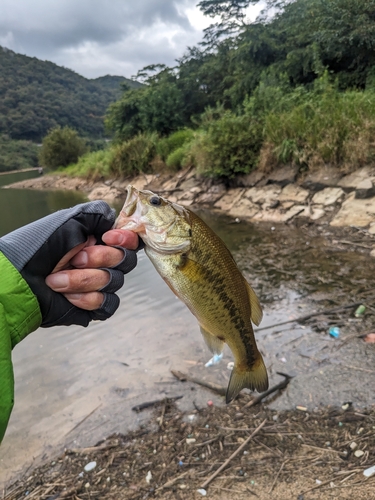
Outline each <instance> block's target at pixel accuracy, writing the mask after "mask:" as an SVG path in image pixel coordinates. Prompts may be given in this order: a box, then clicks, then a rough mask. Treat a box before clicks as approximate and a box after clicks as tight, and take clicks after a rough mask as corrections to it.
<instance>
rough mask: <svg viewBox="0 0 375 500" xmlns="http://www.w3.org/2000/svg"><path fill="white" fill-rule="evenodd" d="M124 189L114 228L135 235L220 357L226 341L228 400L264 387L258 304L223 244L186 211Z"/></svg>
mask: <svg viewBox="0 0 375 500" xmlns="http://www.w3.org/2000/svg"><path fill="white" fill-rule="evenodd" d="M126 191H127V195H126V200H125V203H124V206H123V208H122V209H121V211H120V213H119V216H118V217H117V219H116V222H115V225H114V228H115V229H128V230H131V231H134V232H136V233H138V235H139V237H140V238H141V240H142V241H143V243H144V250H145V252H146V255H147V256H148V258H149V259H150V260H151V262H152V264H153V265H154V267H155V268H156V270H157V271H158V273H159V274H160V275H161V277H162V278H163V279H164V281H165V282H166V283H167V285H168V286H169V287H170V288H171V290H172V291H173V292H174V294H175V295H176V296H177V297H178V298H179V299H181V300H182V301H183V302H184V303H185V304H186V306H187V307H188V308H189V309H190V311H191V312H192V313H193V315H194V316H195V317H196V319H197V320H198V323H199V327H200V330H201V332H202V335H203V338H204V340H205V342H206V344H207V346H208V348H209V349H210V351H211V352H212V353H213V354H216V355H220V354H221V353H222V351H223V348H224V345H225V344H227V345H228V347H229V349H230V350H231V352H232V354H233V357H234V367H233V369H232V371H231V375H230V379H229V383H228V388H227V392H226V402H227V403H230V402H231V401H232V400H233V399H234V398H235V397H236V396H237V395H238V394H239V392H240V391H241V390H242V389H244V388H248V389H251V390H257V391H258V392H264V391H266V390H267V389H268V375H267V369H266V367H265V364H264V361H263V358H262V355H261V353H260V352H259V350H258V348H257V345H256V340H255V336H254V330H253V327H252V322H253V323H254V324H255V325H257V326H258V325H259V324H260V322H261V320H262V315H263V313H262V308H261V305H260V303H259V300H258V298H257V296H256V294H255V292H254V290H253V289H252V288H251V286H250V285H249V283H248V282H247V281H246V279H245V278H244V276H243V275H242V273H241V271H240V270H239V268H238V266H237V264H236V262H235V260H234V258H233V256H232V254H231V253H230V251H229V250H228V248H227V247H226V245H225V244H224V242H223V241H222V240H221V239H220V238H219V236H217V235H216V234H215V232H214V231H213V230H212V229H211V228H210V227H209V226H208V225H207V224H206V223H205V222H204V221H203V220H202V219H201V218H200V217H199V216H198V215H197V214H195V213H194V212H193V211H191V210H190V209H188V208H186V207H183V206H181V205H178V204H176V203H173V202H171V201H168V200H167V199H165V198H163V197H162V196H160V195H158V194H155V193H153V192H151V191H147V190H138V189H136V188H135V187H133V186H132V185H128V186H127V188H126Z"/></svg>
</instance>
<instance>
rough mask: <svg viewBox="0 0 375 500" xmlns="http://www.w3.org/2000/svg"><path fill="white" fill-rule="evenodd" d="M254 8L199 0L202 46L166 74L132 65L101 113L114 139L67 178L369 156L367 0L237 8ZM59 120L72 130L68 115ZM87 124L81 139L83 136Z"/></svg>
mask: <svg viewBox="0 0 375 500" xmlns="http://www.w3.org/2000/svg"><path fill="white" fill-rule="evenodd" d="M257 3H258V2H257V1H256V0H201V1H200V3H199V4H198V7H199V8H200V9H201V11H202V12H203V13H204V14H205V15H206V16H208V17H209V18H212V20H213V22H212V24H211V25H210V26H209V27H208V28H207V29H206V30H205V32H204V37H203V39H202V41H201V43H200V44H198V46H195V47H188V48H187V49H186V51H185V54H183V55H181V58H180V59H178V61H177V63H176V65H175V66H174V67H166V66H165V65H162V64H158V63H157V62H155V64H151V65H149V66H147V67H145V68H143V69H141V70H140V71H139V72H138V74H137V75H136V76H135V80H136V81H137V82H142V83H143V85H142V86H138V87H137V88H132V87H131V86H129V85H128V86H123V89H122V95H121V96H120V97H119V98H118V99H117V101H116V102H114V103H112V104H110V105H109V108H108V111H107V113H106V117H105V126H106V130H107V132H108V133H109V134H113V137H114V141H113V143H112V144H111V145H110V146H109V147H108V149H106V150H105V151H102V152H100V153H98V152H92V153H86V154H84V155H83V156H82V157H81V158H80V160H79V161H78V163H77V164H76V165H73V166H71V167H68V170H67V172H71V173H72V174H73V175H78V174H79V175H83V176H107V175H112V176H126V175H132V174H134V173H136V172H138V171H143V172H146V171H152V170H155V169H157V168H161V167H163V166H164V167H165V168H169V169H171V170H176V169H179V168H182V167H185V166H187V165H194V166H195V167H196V168H197V169H198V171H200V172H201V173H202V174H203V175H208V176H212V177H217V178H223V179H231V178H232V177H234V176H236V175H237V174H246V173H248V172H250V171H251V170H253V169H255V168H263V169H271V168H277V166H278V165H281V164H285V163H289V164H294V165H297V166H298V167H299V169H300V170H301V171H303V170H307V169H311V168H314V167H316V166H319V165H327V164H329V165H335V166H338V167H340V168H342V169H344V170H346V171H349V170H351V169H353V168H357V167H358V166H361V165H362V164H366V163H368V162H371V161H373V159H374V158H375V149H374V148H375V143H374V141H373V135H374V131H375V65H374V63H375V50H374V49H375V0H357V1H356V2H353V0H288V1H278V0H268V1H267V2H266V3H264V2H262V5H263V6H264V9H263V11H262V12H261V14H260V15H259V17H258V18H257V19H256V20H255V21H254V22H250V21H249V20H248V19H247V17H246V9H247V8H248V7H249V6H251V5H255V4H257ZM56 71H57V70H56ZM76 76H77V78H78V79H79V78H81V77H78V75H76ZM0 79H1V77H0ZM83 80H84V79H83ZM77 81H78V80H77ZM89 84H90V85H94V81H90V82H89ZM96 84H98V82H96ZM0 89H1V84H0ZM0 91H1V90H0ZM75 91H77V92H78V87H77V88H76V87H75ZM8 92H11V91H8ZM56 92H57V91H56ZM11 95H12V93H11V94H10V96H11ZM74 95H76V94H74ZM8 97H9V96H8ZM57 98H59V93H58V92H57V95H56V94H53V95H51V100H53V99H57ZM87 103H88V107H89V108H90V106H91V105H92V108H91V109H90V113H91V114H92V115H93V116H95V117H97V118H98V122H99V121H100V124H101V126H102V114H100V112H99V111H97V109H96V108H95V106H94V104H90V103H91V101H90V100H89V99H88V101H87ZM26 105H27V99H25V100H23V99H22V101H20V102H19V106H21V107H22V106H26ZM12 109H13V112H15V111H14V108H12ZM59 109H60V108H59ZM57 114H58V113H57ZM57 114H56V116H57ZM51 116H52V115H51ZM99 117H100V120H99ZM20 120H21V119H20ZM51 120H52V118H51ZM21 121H22V120H21ZM0 123H1V122H0ZM17 123H18V122H17V120H15V121H14V129H13V131H15V130H16V129H17ZM33 123H34V122H33ZM58 123H59V124H60V125H62V126H64V125H68V126H69V127H72V128H74V129H77V130H78V131H79V132H80V133H82V132H81V130H82V129H79V128H78V127H77V123H76V121H75V119H74V118H73V117H72V118H71V119H69V120H66V121H60V122H58ZM94 123H96V122H95V120H94V121H88V122H87V124H86V129H85V132H86V133H88V134H94V129H95V127H94ZM89 124H90V125H89ZM97 125H98V123H97ZM90 127H93V128H92V130H91V129H90ZM98 127H99V125H98ZM26 128H27V127H26ZM26 128H25V130H26ZM47 129H48V127H46V128H45V129H44V130H47ZM0 130H1V125H0ZM32 130H33V128H32V125H31V124H30V130H29V132H30V135H29V138H31V137H32V133H33V132H32ZM90 130H91V131H90ZM95 130H98V129H95ZM95 133H96V132H95ZM8 134H9V135H10V136H11V137H17V138H23V137H24V136H22V134H18V135H17V133H14V132H13V134H12V133H11V131H9V130H8ZM36 134H37V132H36ZM99 156H100V161H99ZM98 162H99V163H98Z"/></svg>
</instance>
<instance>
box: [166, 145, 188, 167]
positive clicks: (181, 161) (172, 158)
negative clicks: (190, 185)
mask: <svg viewBox="0 0 375 500" xmlns="http://www.w3.org/2000/svg"><path fill="white" fill-rule="evenodd" d="M186 153H187V148H186V145H185V146H181V147H180V148H178V149H175V150H174V151H172V153H170V154H169V155H168V158H167V159H166V162H165V163H166V165H167V167H168V168H169V169H171V170H179V169H181V168H182V167H184V166H185V161H186Z"/></svg>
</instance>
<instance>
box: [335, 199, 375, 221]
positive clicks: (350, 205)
mask: <svg viewBox="0 0 375 500" xmlns="http://www.w3.org/2000/svg"><path fill="white" fill-rule="evenodd" d="M372 222H375V198H369V199H367V200H357V199H356V198H355V197H354V193H352V194H351V195H350V196H349V197H348V199H347V200H345V201H344V203H343V204H342V205H341V208H340V210H339V211H338V212H337V214H336V215H335V217H334V218H333V219H332V220H331V226H359V227H365V226H367V225H368V224H370V223H372Z"/></svg>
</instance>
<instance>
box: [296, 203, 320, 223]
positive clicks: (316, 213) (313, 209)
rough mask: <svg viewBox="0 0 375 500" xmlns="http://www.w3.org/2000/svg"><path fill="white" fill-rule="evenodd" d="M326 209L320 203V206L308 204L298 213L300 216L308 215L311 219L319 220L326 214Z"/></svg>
mask: <svg viewBox="0 0 375 500" xmlns="http://www.w3.org/2000/svg"><path fill="white" fill-rule="evenodd" d="M325 214H326V213H325V211H324V210H323V208H322V207H321V206H320V205H318V206H316V205H315V206H308V207H305V209H304V211H303V212H300V213H299V214H298V217H308V218H309V219H311V220H318V219H320V218H322V217H323V216H324V215H325Z"/></svg>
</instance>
